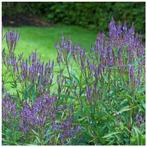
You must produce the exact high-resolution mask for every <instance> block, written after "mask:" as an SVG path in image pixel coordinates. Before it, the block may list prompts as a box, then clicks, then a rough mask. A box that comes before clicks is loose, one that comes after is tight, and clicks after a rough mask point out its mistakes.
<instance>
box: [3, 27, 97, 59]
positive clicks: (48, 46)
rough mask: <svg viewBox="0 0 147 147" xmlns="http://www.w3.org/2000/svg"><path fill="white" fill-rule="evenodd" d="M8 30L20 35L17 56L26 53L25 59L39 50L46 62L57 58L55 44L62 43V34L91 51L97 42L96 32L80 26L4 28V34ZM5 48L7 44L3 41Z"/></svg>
mask: <svg viewBox="0 0 147 147" xmlns="http://www.w3.org/2000/svg"><path fill="white" fill-rule="evenodd" d="M8 30H15V31H17V32H19V33H20V40H19V42H18V43H17V46H16V50H15V54H20V53H22V52H23V53H24V56H25V57H28V55H30V54H31V52H32V51H33V50H37V52H38V53H39V55H41V56H42V59H43V60H44V61H47V60H48V59H55V58H56V53H57V52H56V49H55V47H54V44H55V42H57V41H60V39H61V35H62V33H63V34H64V35H65V36H66V37H69V38H71V40H72V41H73V42H74V43H76V44H80V45H81V47H84V48H86V49H87V50H89V49H90V46H91V44H93V43H94V42H95V40H96V35H97V32H96V31H91V30H88V29H86V28H81V27H78V26H67V25H55V26H52V27H27V26H24V27H16V28H10V27H4V30H3V34H4V33H5V32H6V31H8ZM3 48H6V42H5V40H3Z"/></svg>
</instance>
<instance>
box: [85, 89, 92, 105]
mask: <svg viewBox="0 0 147 147" xmlns="http://www.w3.org/2000/svg"><path fill="white" fill-rule="evenodd" d="M91 96H92V89H91V88H90V87H89V86H87V87H86V97H87V100H88V102H89V103H90V101H91Z"/></svg>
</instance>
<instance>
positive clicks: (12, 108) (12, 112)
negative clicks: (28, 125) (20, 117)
mask: <svg viewBox="0 0 147 147" xmlns="http://www.w3.org/2000/svg"><path fill="white" fill-rule="evenodd" d="M15 117H16V105H15V103H14V102H13V101H12V100H11V99H10V98H9V97H4V98H3V99H2V119H3V121H5V122H11V121H12V120H14V119H15Z"/></svg>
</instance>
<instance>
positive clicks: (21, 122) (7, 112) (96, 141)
mask: <svg viewBox="0 0 147 147" xmlns="http://www.w3.org/2000/svg"><path fill="white" fill-rule="evenodd" d="M18 39H19V34H18V33H16V32H7V33H6V40H7V45H8V50H5V49H3V53H2V55H3V77H2V78H3V79H2V80H3V84H2V86H3V94H2V96H3V98H2V115H3V119H2V121H3V144H40V145H51V144H54V145H55V144H56V145H58V144H62V145H65V144H71V145H72V144H74V145H112V144H113V145H120V144H121V145H142V144H145V77H144V75H145V74H144V73H145V47H144V44H143V42H142V40H141V38H140V37H139V35H138V34H136V33H135V30H134V27H133V26H132V27H131V28H128V27H127V25H126V24H123V25H120V24H119V25H118V24H116V22H115V21H114V20H113V19H112V21H111V22H110V24H109V34H108V35H105V34H104V33H102V32H101V33H99V34H98V36H97V38H96V41H95V43H94V44H93V45H92V46H91V49H90V50H88V49H84V48H82V47H81V46H80V45H78V44H73V43H72V41H71V40H69V39H66V37H65V36H62V38H61V41H60V42H57V43H56V44H55V47H56V49H57V58H56V61H50V60H49V61H48V62H47V63H45V62H44V61H42V60H41V59H40V57H39V56H38V53H37V52H36V51H35V52H33V53H32V54H31V55H30V56H29V57H28V58H27V59H25V58H24V57H23V54H21V55H19V56H16V55H15V46H16V43H17V41H18ZM55 67H56V70H55ZM10 89H13V93H12V92H10ZM14 134H15V135H14ZM10 138H11V139H10Z"/></svg>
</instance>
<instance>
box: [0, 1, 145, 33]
mask: <svg viewBox="0 0 147 147" xmlns="http://www.w3.org/2000/svg"><path fill="white" fill-rule="evenodd" d="M2 10H3V16H13V17H15V16H18V15H24V14H25V15H37V16H40V17H41V18H44V19H47V20H48V21H50V22H54V23H64V24H72V25H80V26H83V27H87V28H93V29H97V28H99V30H98V31H107V29H108V28H107V24H108V22H110V20H111V18H112V16H113V17H114V19H115V20H118V21H120V22H124V21H126V22H127V23H128V25H132V22H133V23H134V26H135V29H136V31H137V32H138V33H141V34H144V31H145V3H143V2H131V3H128V2H127V3H118V2H117V3H115V2H110V3H106V2H105V3H104V2H103V3H98V2H97V3H95V2H90V3H87V2H85V3H81V2H76V3H73V2H71V3H65V2H64V3H62V2H58V3H55V2H47V3H46V2H41V3H36V2H35V3H26V2H23V3H22V2H21V3H19V2H3V4H2Z"/></svg>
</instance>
